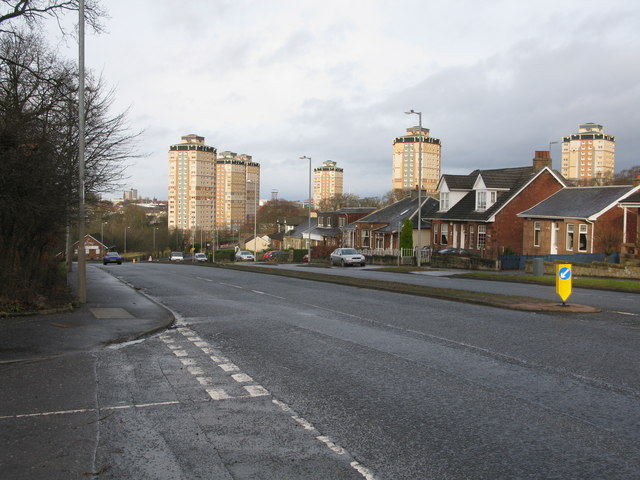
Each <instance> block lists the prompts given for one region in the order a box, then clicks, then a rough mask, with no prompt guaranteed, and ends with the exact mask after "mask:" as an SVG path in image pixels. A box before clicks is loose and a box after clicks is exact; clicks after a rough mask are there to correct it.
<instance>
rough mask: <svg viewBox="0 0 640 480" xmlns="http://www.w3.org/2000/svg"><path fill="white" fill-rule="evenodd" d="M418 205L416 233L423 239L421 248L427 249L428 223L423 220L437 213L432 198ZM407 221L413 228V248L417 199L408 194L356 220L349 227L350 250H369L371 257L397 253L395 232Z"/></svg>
mask: <svg viewBox="0 0 640 480" xmlns="http://www.w3.org/2000/svg"><path fill="white" fill-rule="evenodd" d="M421 203H422V210H421V215H420V216H421V222H420V223H421V225H420V230H421V233H422V237H423V239H422V242H421V244H422V246H427V245H429V239H430V233H429V232H430V229H431V222H429V221H428V220H427V219H428V218H429V217H430V216H431V215H432V214H433V212H435V211H437V210H438V201H437V200H436V199H435V198H432V197H427V196H423V197H421ZM407 218H408V219H410V220H411V222H412V224H413V244H414V245H417V242H418V238H417V231H418V199H417V197H416V196H415V194H412V196H407V197H405V198H403V199H402V200H399V201H397V202H395V203H393V204H391V205H388V206H386V207H383V208H381V209H379V210H376V211H375V212H372V213H370V214H369V215H367V216H364V217H362V218H361V219H360V220H356V221H355V222H354V223H353V224H352V226H353V230H352V232H353V233H352V236H353V237H352V241H353V243H352V244H351V245H350V246H353V247H355V248H360V249H365V250H371V251H372V253H374V254H385V251H388V250H392V249H397V248H398V237H399V232H400V230H401V229H402V225H403V224H404V222H405V220H406V219H407Z"/></svg>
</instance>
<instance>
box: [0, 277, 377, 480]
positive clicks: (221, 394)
mask: <svg viewBox="0 0 640 480" xmlns="http://www.w3.org/2000/svg"><path fill="white" fill-rule="evenodd" d="M224 285H228V286H231V287H234V288H242V287H240V286H237V285H231V284H224ZM252 292H253V293H258V294H263V295H269V294H265V293H264V292H259V291H257V290H252ZM278 298H281V297H278ZM313 306H314V307H316V308H322V309H323V310H328V309H326V308H323V307H320V306H317V305H313ZM339 313H343V312H339ZM178 332H179V333H181V334H182V335H183V336H184V338H185V339H186V340H187V341H189V342H191V344H192V345H194V346H195V347H198V348H199V349H200V350H201V351H202V352H203V353H204V354H205V355H208V356H209V359H210V360H211V361H212V362H213V363H214V364H215V365H216V366H218V367H219V368H220V369H221V370H222V371H223V372H225V373H228V374H230V377H231V378H232V379H233V380H235V381H236V382H237V383H240V384H243V385H242V388H243V389H244V390H246V392H247V393H248V395H235V396H234V395H230V394H229V393H228V392H227V391H226V390H225V389H224V388H220V386H216V387H213V386H212V385H214V383H215V381H214V379H212V378H211V377H207V376H205V369H204V368H202V367H201V366H198V365H197V360H195V359H192V358H188V356H189V354H188V352H187V350H185V349H184V348H181V347H179V346H177V345H174V344H173V343H174V342H175V340H174V339H173V338H171V337H170V336H169V335H167V334H165V335H162V336H160V338H161V339H162V341H163V342H164V343H165V344H166V345H167V347H169V348H170V349H171V351H172V352H173V354H174V355H175V356H176V357H178V359H179V360H180V361H181V362H182V364H183V365H185V366H186V367H187V371H188V372H189V373H190V374H192V375H193V376H194V377H195V379H196V381H197V382H198V383H199V384H200V385H202V386H204V387H208V388H205V391H206V392H207V394H208V395H209V397H210V398H211V399H212V400H215V401H225V400H234V399H249V398H259V397H266V396H271V392H269V390H267V389H266V388H264V387H263V386H262V385H259V384H256V383H255V381H254V380H253V378H251V376H249V375H247V374H246V373H243V372H241V371H240V368H239V367H238V366H237V365H236V364H234V363H233V362H231V361H229V359H228V358H226V357H224V356H223V355H220V354H219V353H218V352H217V351H216V349H215V348H212V346H211V345H210V344H209V343H208V342H206V341H204V340H203V339H202V338H200V337H199V336H198V335H197V334H196V333H195V332H194V331H193V330H191V329H190V328H185V327H180V328H178ZM212 353H213V355H211V354H212ZM271 401H272V403H273V404H274V405H276V406H278V407H279V408H280V409H281V410H282V411H283V412H285V413H287V414H288V415H289V416H290V417H291V419H292V420H294V421H295V422H296V423H298V424H299V425H300V426H301V427H302V428H304V429H305V430H308V431H311V432H313V434H314V435H315V438H316V439H317V440H318V441H320V442H322V443H323V444H324V445H326V447H327V448H329V449H330V450H331V451H332V452H334V453H336V454H338V455H344V456H345V457H347V458H348V459H349V460H350V463H349V465H350V466H351V468H353V469H354V470H356V471H357V472H358V473H359V474H360V475H362V477H363V478H365V479H366V480H375V477H374V476H373V474H372V473H371V472H370V471H369V470H368V469H367V468H366V467H364V466H363V465H361V464H360V463H359V462H357V461H355V460H354V459H353V458H352V456H351V455H350V454H349V453H348V452H347V451H346V450H345V449H344V448H342V447H341V446H340V445H338V444H337V443H336V442H334V441H333V440H332V439H331V438H330V437H328V436H326V435H321V434H320V432H319V431H318V430H317V429H316V428H315V427H314V426H313V424H311V422H309V421H307V420H306V419H304V418H303V417H301V416H299V415H297V414H296V413H295V412H294V411H293V410H292V409H291V408H290V407H289V406H288V405H286V404H285V403H283V402H281V401H280V400H277V399H275V398H272V400H271ZM175 403H178V402H175ZM0 418H2V417H0Z"/></svg>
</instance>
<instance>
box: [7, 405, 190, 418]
mask: <svg viewBox="0 0 640 480" xmlns="http://www.w3.org/2000/svg"><path fill="white" fill-rule="evenodd" d="M179 403H180V402H179V401H177V400H173V401H169V402H154V403H134V404H132V405H115V406H110V407H100V408H77V409H74V410H57V411H52V412H38V413H22V414H17V415H2V416H0V420H7V419H14V418H15V419H17V418H31V417H48V416H51V415H69V414H72V413H93V412H100V411H104V410H125V409H130V408H149V407H158V406H165V405H176V404H179Z"/></svg>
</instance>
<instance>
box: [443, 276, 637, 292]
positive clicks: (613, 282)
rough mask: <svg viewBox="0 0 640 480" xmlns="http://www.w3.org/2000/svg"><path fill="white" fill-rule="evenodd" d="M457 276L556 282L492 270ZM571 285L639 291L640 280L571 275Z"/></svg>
mask: <svg viewBox="0 0 640 480" xmlns="http://www.w3.org/2000/svg"><path fill="white" fill-rule="evenodd" d="M455 276H456V277H458V278H471V279H477V280H493V281H498V282H518V283H534V284H537V285H550V286H553V285H555V284H556V277H555V276H552V275H544V276H542V277H540V276H535V277H534V276H533V275H526V274H523V275H513V274H511V275H509V274H503V273H492V272H473V273H460V274H457V275H455ZM572 286H573V287H576V288H592V289H597V290H613V291H617V292H627V293H640V280H631V279H618V278H596V277H573V279H572Z"/></svg>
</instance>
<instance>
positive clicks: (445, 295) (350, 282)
mask: <svg viewBox="0 0 640 480" xmlns="http://www.w3.org/2000/svg"><path fill="white" fill-rule="evenodd" d="M215 266H218V267H220V268H230V269H233V270H242V271H245V272H246V271H250V272H254V273H262V274H267V275H280V276H283V277H292V278H299V279H302V280H313V281H316V282H327V283H334V284H338V285H347V286H350V287H356V288H368V289H370V290H381V291H385V292H392V293H402V294H404V295H415V296H420V297H428V298H437V299H439V300H449V301H453V302H464V303H472V304H475V305H484V306H487V307H496V308H505V309H509V310H520V311H527V312H542V313H596V312H599V311H601V310H600V309H598V308H595V307H589V306H584V305H567V306H564V307H563V306H561V305H558V304H557V303H553V302H549V300H544V299H540V298H534V297H524V296H514V295H503V294H499V293H491V294H489V293H485V292H476V291H472V290H458V289H454V288H437V287H431V286H423V285H414V284H411V283H401V282H385V281H379V280H372V279H367V278H355V277H345V276H340V275H331V274H325V273H321V271H320V270H316V269H304V270H284V269H276V268H269V267H265V266H260V267H254V266H250V265H243V266H235V265H233V264H218V265H215ZM312 270H315V271H312Z"/></svg>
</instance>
